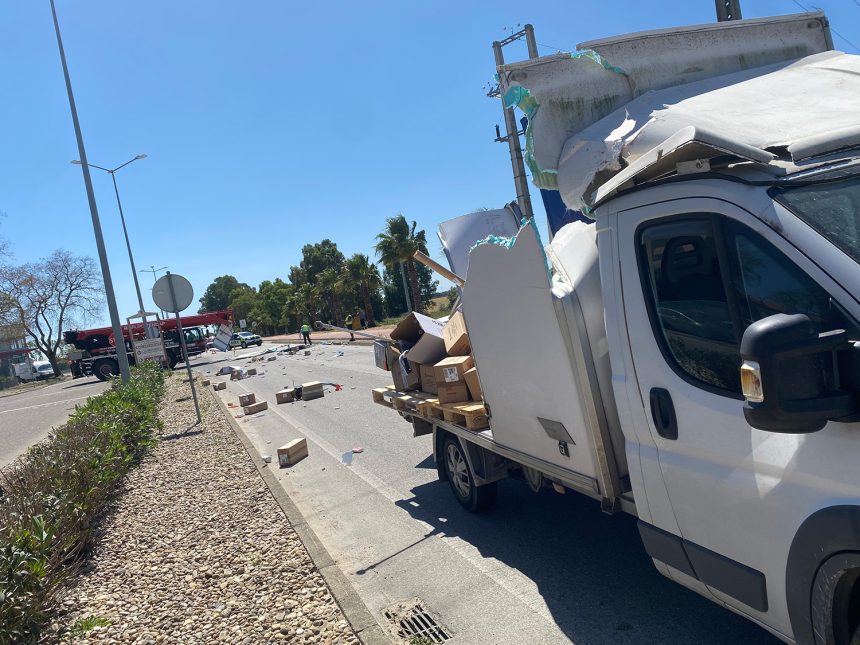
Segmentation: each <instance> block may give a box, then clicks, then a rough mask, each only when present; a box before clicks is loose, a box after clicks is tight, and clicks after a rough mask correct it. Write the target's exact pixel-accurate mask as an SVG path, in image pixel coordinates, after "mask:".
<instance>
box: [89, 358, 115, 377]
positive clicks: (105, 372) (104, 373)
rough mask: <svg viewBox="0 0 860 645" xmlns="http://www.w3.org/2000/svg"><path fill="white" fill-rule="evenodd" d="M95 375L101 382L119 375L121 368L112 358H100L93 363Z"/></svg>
mask: <svg viewBox="0 0 860 645" xmlns="http://www.w3.org/2000/svg"><path fill="white" fill-rule="evenodd" d="M93 375H94V376H95V377H96V378H97V379H98V380H100V381H107V380H108V379H110V378H112V377H114V376H117V375H119V366H118V365H117V364H116V361H115V360H113V359H112V358H100V359H99V360H97V361H96V362H95V363H93Z"/></svg>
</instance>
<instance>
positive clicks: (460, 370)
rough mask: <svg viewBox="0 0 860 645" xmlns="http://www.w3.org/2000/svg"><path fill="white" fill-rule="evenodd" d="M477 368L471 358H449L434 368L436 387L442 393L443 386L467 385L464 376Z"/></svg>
mask: <svg viewBox="0 0 860 645" xmlns="http://www.w3.org/2000/svg"><path fill="white" fill-rule="evenodd" d="M474 366H475V361H474V360H472V357H471V356H449V357H448V358H443V359H442V360H441V361H439V362H438V363H436V365H434V366H433V374H434V377H435V379H436V387H438V388H439V391H440V392H441V391H442V386H443V385H463V386H465V385H466V381H465V379H464V378H463V375H464V374H465V373H466V371H467V370H470V369H472V368H473V367H474Z"/></svg>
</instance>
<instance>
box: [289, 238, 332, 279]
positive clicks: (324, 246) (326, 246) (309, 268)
mask: <svg viewBox="0 0 860 645" xmlns="http://www.w3.org/2000/svg"><path fill="white" fill-rule="evenodd" d="M344 260H345V258H344V256H343V253H341V252H340V251H339V250H338V248H337V244H335V243H334V242H332V241H331V240H328V239H326V240H323V241H322V242H317V243H316V244H305V245H304V246H303V247H302V261H301V262H300V263H299V266H297V267H291V268H290V282H291V283H292V284H294V285H296V286H297V287H298V286H301V285H303V284H305V283H308V284H312V285H315V284H316V283H317V282H318V280H319V276H320V274H321V273H322V272H323V271H325V270H326V269H334V270H335V271H340V269H341V267H343V263H344Z"/></svg>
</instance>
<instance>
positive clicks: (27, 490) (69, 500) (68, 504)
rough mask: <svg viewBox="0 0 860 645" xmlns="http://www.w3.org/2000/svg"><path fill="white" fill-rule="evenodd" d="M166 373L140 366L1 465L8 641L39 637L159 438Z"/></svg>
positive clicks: (1, 566) (1, 613) (3, 622)
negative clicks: (128, 479)
mask: <svg viewBox="0 0 860 645" xmlns="http://www.w3.org/2000/svg"><path fill="white" fill-rule="evenodd" d="M164 378H165V377H164V372H163V371H162V370H161V368H160V367H159V366H157V365H156V364H154V363H146V364H144V365H141V366H137V367H134V368H133V369H132V376H131V380H130V381H129V382H128V383H126V384H123V383H122V382H120V381H119V380H115V381H114V382H113V383H112V385H111V388H110V389H109V390H107V391H106V392H104V393H103V394H100V395H99V396H96V397H93V398H90V399H89V400H88V401H87V402H86V403H85V404H84V405H81V406H77V407H76V408H75V412H74V413H73V414H72V415H71V416H70V417H69V420H68V422H67V423H66V424H65V425H63V426H60V427H59V428H57V429H55V430H53V431H52V432H51V434H50V435H49V436H48V438H47V439H46V440H45V441H43V442H40V443H39V444H36V445H35V446H33V447H31V448H30V449H29V450H28V451H27V453H26V454H25V455H23V456H22V457H21V458H19V459H18V460H17V461H16V462H14V463H13V464H11V465H10V466H8V467H7V468H6V469H5V470H4V471H2V472H0V644H5V643H7V642H16V643H17V642H34V641H36V640H38V639H39V636H40V634H41V633H42V630H43V628H44V627H45V625H46V624H47V623H48V621H49V620H50V618H51V616H52V612H53V611H54V610H55V609H56V606H57V599H58V596H59V595H60V594H61V593H62V590H63V587H64V585H65V583H67V582H68V581H69V580H70V579H71V578H72V577H73V576H74V575H75V573H76V571H77V569H78V567H79V565H80V564H81V562H82V560H83V559H84V558H85V557H86V555H87V553H88V552H89V550H90V548H91V547H92V545H93V542H94V539H95V537H96V531H97V527H98V523H99V520H100V519H102V517H103V515H104V513H105V511H106V509H108V508H109V507H110V502H111V501H112V500H113V499H114V498H115V497H116V495H117V494H118V493H119V491H120V488H121V482H122V479H123V477H124V476H125V475H126V473H128V471H129V469H130V468H132V466H133V465H134V464H135V463H136V462H137V461H138V460H139V459H140V458H141V456H142V455H143V453H144V452H145V451H146V449H147V448H148V447H149V446H151V445H152V443H153V442H154V439H153V433H154V431H155V430H156V429H157V428H158V427H159V424H160V422H159V420H158V406H159V402H160V400H161V397H162V396H163V394H164Z"/></svg>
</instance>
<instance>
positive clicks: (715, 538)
mask: <svg viewBox="0 0 860 645" xmlns="http://www.w3.org/2000/svg"><path fill="white" fill-rule="evenodd" d="M616 217H617V226H618V245H619V257H620V269H621V276H622V283H623V285H624V287H623V302H624V308H625V312H626V319H627V334H628V339H629V347H630V352H631V358H632V362H633V365H634V367H635V373H636V379H635V381H636V382H635V383H632V384H631V385H630V386H629V387H631V388H637V387H638V392H637V393H636V394H637V395H639V396H641V400H642V403H643V406H642V408H641V414H642V415H643V416H644V419H643V423H646V424H647V425H648V427H649V428H650V431H651V434H652V436H653V439H654V442H655V444H656V446H657V452H658V459H659V462H660V469H661V472H662V475H663V479H664V483H665V486H666V490H667V492H668V495H669V500H670V504H671V507H672V510H673V511H674V515H675V519H676V521H677V526H678V528H679V529H680V532H681V536H680V538H681V539H680V540H679V538H678V536H674V535H671V534H670V533H669V532H661V531H660V530H659V529H660V527H656V528H655V529H654V530H655V531H656V532H657V533H656V534H657V535H658V536H659V535H662V539H664V542H663V545H664V547H666V548H667V549H669V550H670V551H671V549H672V548H675V547H679V548H680V543H681V542H682V543H683V548H681V550H680V551H677V553H676V555H677V554H680V557H681V559H684V557H685V556H686V560H685V561H686V562H687V563H689V565H690V566H689V571H688V573H689V574H690V575H692V576H694V577H696V578H698V579H699V580H700V581H701V582H703V583H705V584H706V585H707V586H708V589H709V591H710V593H711V594H713V595H714V596H715V597H717V598H718V599H720V600H722V601H723V602H725V603H727V604H729V605H731V606H733V607H735V608H737V609H738V610H739V611H741V612H743V613H745V614H747V615H749V616H751V617H753V618H756V619H758V620H760V621H762V622H763V623H765V624H768V625H770V626H771V627H773V628H774V629H776V630H778V631H780V632H781V633H783V634H786V635H789V634H791V627H790V623H789V619H788V615H787V609H786V599H785V568H786V562H787V559H788V549H789V547H790V545H791V540H792V538H793V537H794V535H795V533H796V531H797V529H798V527H799V525H800V524H801V523H802V521H803V520H804V519H805V518H806V517H808V516H809V515H810V514H811V513H813V512H814V511H815V510H817V509H818V508H822V507H823V506H826V505H828V504H830V503H832V500H833V499H834V495H835V494H836V493H835V492H834V491H836V490H839V491H841V492H842V494H843V495H849V494H853V495H854V498H855V500H856V497H857V490H858V486H857V482H856V481H855V482H851V483H850V485H849V482H847V481H846V475H845V473H856V472H857V469H856V465H854V466H852V462H854V458H853V457H852V455H856V454H857V452H856V451H857V449H858V448H860V442H858V440H857V434H858V433H857V432H856V430H857V427H858V426H860V424H834V423H831V424H829V425H828V426H827V428H825V429H824V430H822V431H821V432H818V433H814V434H810V435H791V434H776V433H770V432H764V431H760V430H756V429H754V428H751V427H750V426H749V425H748V424H747V423H746V421H745V419H744V416H743V412H742V405H743V397H742V395H741V394H740V392H741V388H740V376H739V367H740V364H741V361H740V357H739V351H738V349H739V343H740V339H741V337H742V335H743V332H744V330H745V329H746V327H747V326H748V325H749V324H750V323H752V322H754V321H755V320H759V319H761V318H764V317H767V316H770V315H772V314H775V313H804V314H807V315H808V316H809V317H810V318H811V319H812V321H813V322H814V323H815V324H816V325H817V326H818V328H819V329H818V331H819V332H823V331H828V330H831V329H834V328H845V327H849V328H850V327H851V326H852V325H853V323H852V322H850V321H849V320H848V319H847V315H845V314H842V313H841V311H842V310H841V309H840V308H838V307H836V306H834V304H833V301H834V300H835V302H837V303H838V302H839V301H840V300H842V301H843V302H847V301H850V298H848V296H847V294H845V293H844V291H842V290H841V289H840V288H839V287H838V285H836V284H835V283H833V282H832V281H831V280H830V279H829V278H828V277H827V275H826V274H824V273H823V272H822V271H820V270H819V269H818V267H816V266H815V265H814V264H812V263H811V262H810V261H809V260H808V258H806V257H805V256H804V255H803V254H802V253H801V252H800V251H799V250H797V249H796V248H794V247H793V246H791V245H790V244H788V243H787V242H786V241H785V240H783V239H782V238H780V237H779V236H777V235H776V234H775V233H774V232H773V231H771V230H770V229H768V228H767V227H766V226H764V224H762V223H761V222H759V221H758V220H757V219H755V218H754V217H753V216H751V215H750V214H749V213H748V212H746V211H744V210H742V209H741V208H738V207H735V206H732V205H731V204H728V203H727V202H724V201H721V200H716V199H706V198H697V199H681V200H675V201H670V202H663V203H661V204H655V205H652V206H646V207H641V208H636V209H632V210H627V211H623V212H620V213H618V214H617V216H616ZM852 426H853V427H854V432H850V431H849V430H850V429H851V428H852ZM822 460H824V461H822ZM825 464H826V465H825ZM828 477H829V478H830V479H831V481H828ZM848 478H849V479H850V478H855V479H856V475H853V474H852V475H849V476H848ZM852 491H853V493H852ZM644 529H645V530H646V531H647V530H649V527H647V526H646V527H644ZM668 531H670V532H671V528H669V529H668ZM643 537H645V535H644V531H643ZM672 540H676V541H677V542H678V544H675V545H674V547H673V542H672ZM658 542H659V540H658ZM647 544H648V541H647V540H646V546H647ZM649 552H651V549H649ZM651 554H652V556H654V553H651ZM655 557H656V556H655ZM658 559H659V558H658Z"/></svg>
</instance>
